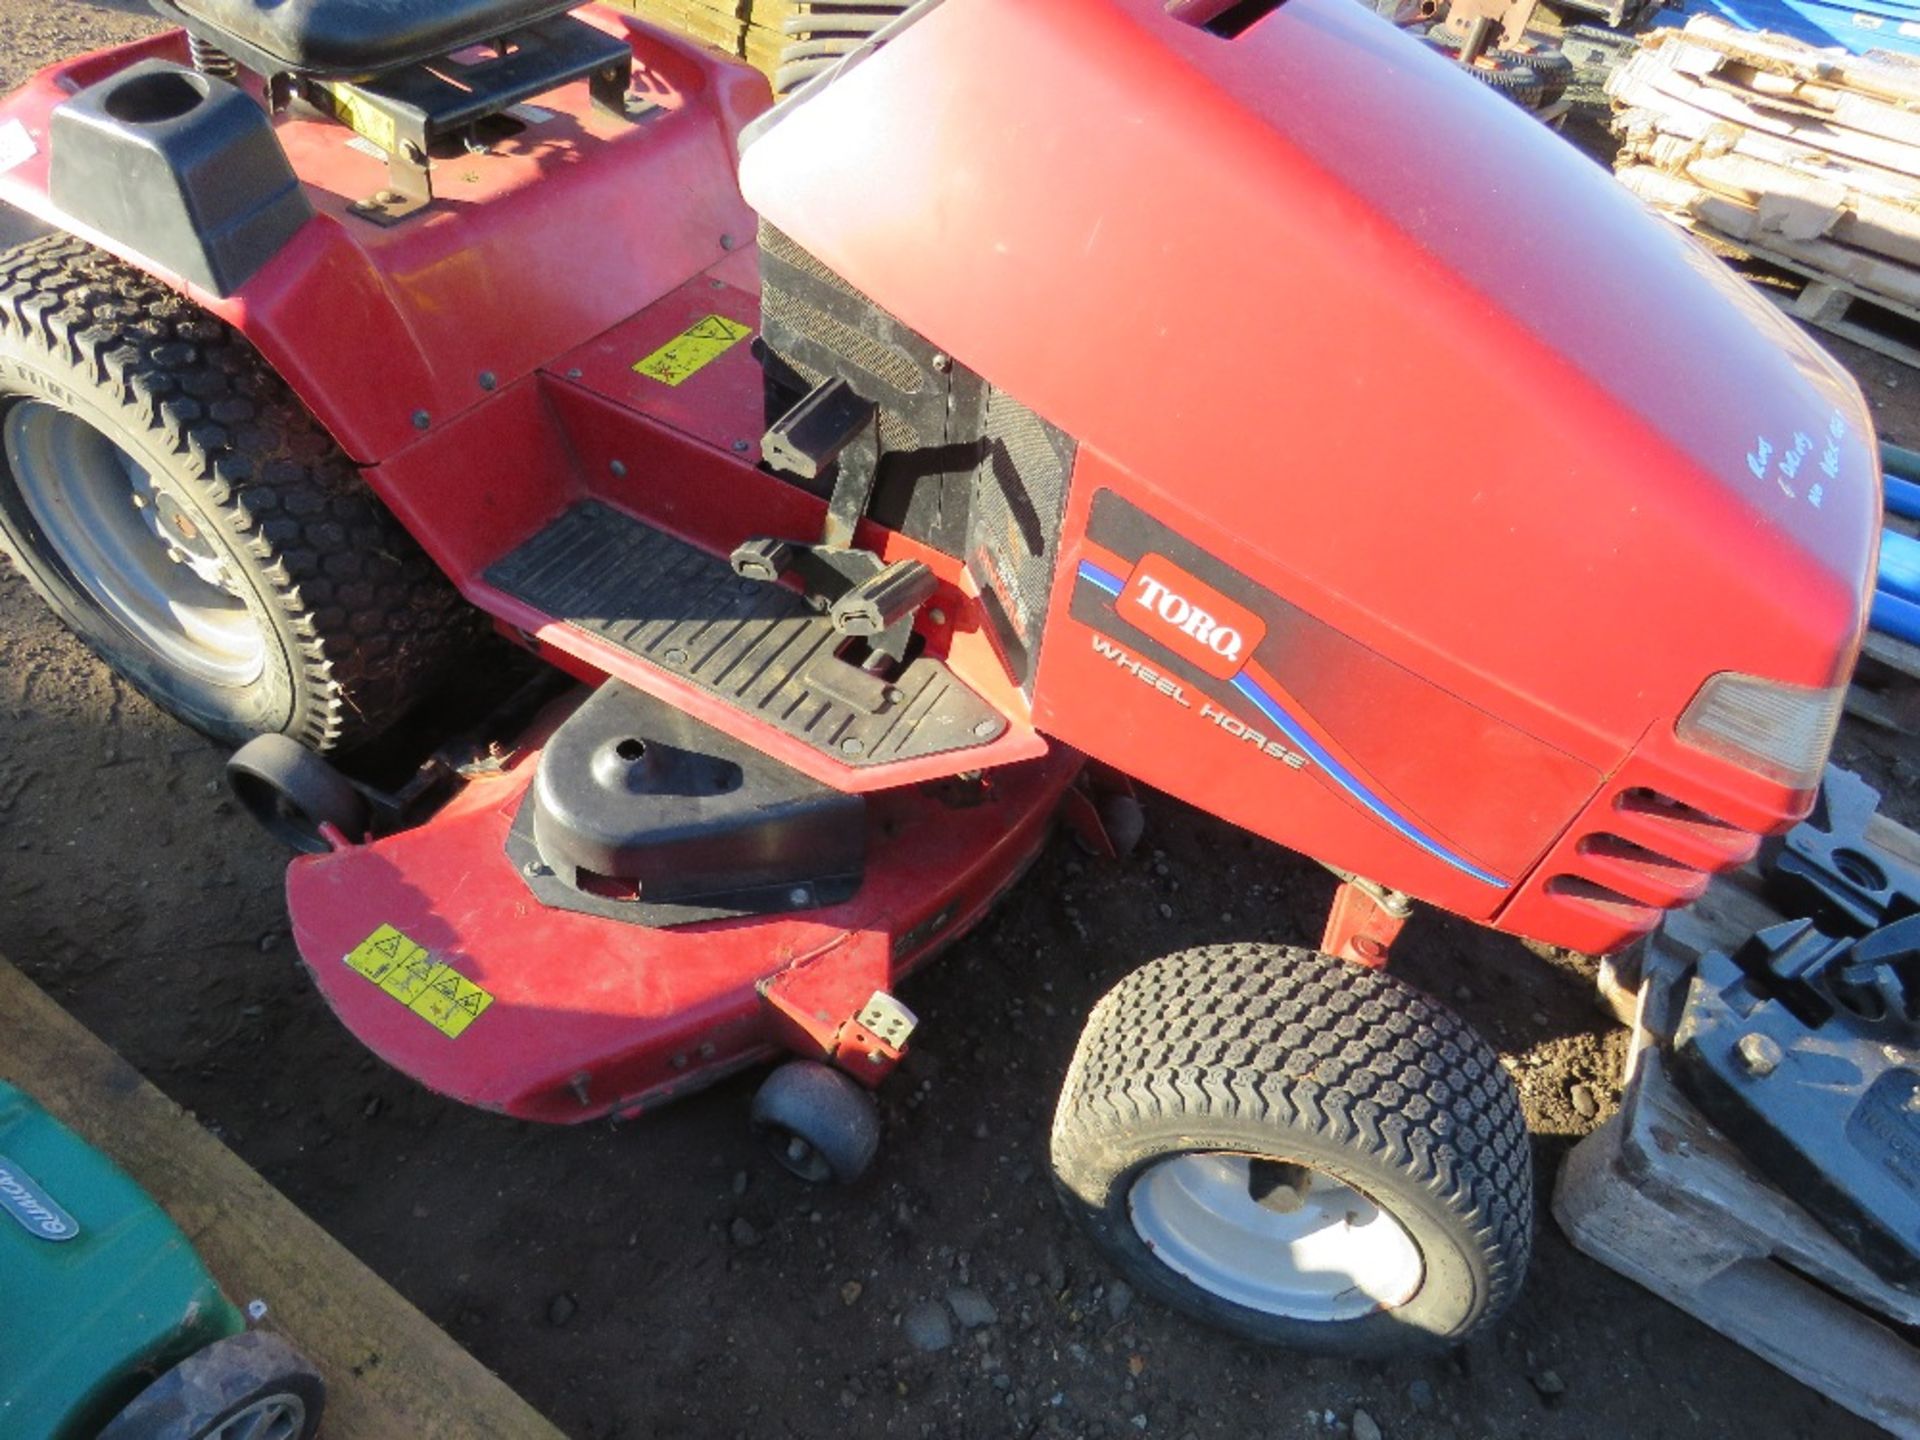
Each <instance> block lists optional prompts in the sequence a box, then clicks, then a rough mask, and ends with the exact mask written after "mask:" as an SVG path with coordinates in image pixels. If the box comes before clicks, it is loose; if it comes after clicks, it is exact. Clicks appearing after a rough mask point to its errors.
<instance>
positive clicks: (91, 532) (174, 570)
mask: <svg viewBox="0 0 1920 1440" xmlns="http://www.w3.org/2000/svg"><path fill="white" fill-rule="evenodd" d="M0 453H4V455H5V457H6V463H7V468H8V470H9V471H10V472H11V474H12V476H13V480H14V484H15V486H16V487H17V488H18V489H19V492H20V497H21V499H22V500H24V501H25V502H26V506H27V509H28V511H29V512H30V513H31V514H32V516H33V519H34V522H35V524H37V525H38V526H39V528H40V532H41V534H43V535H44V536H45V537H46V540H47V543H48V545H50V546H51V547H52V549H53V551H54V553H55V554H56V555H57V556H58V557H59V559H60V561H61V563H62V564H63V565H64V566H65V567H66V570H67V573H68V575H70V576H71V577H72V579H73V581H74V583H75V584H76V585H77V586H78V587H79V588H80V589H81V590H83V591H84V592H85V593H86V594H87V596H88V598H89V599H91V600H92V601H93V602H94V603H95V604H96V605H98V606H99V607H100V609H101V610H103V611H104V612H105V613H106V614H107V616H108V617H109V618H111V619H112V620H113V621H114V622H115V623H116V624H117V625H119V626H120V628H121V629H123V630H125V631H126V632H127V633H128V634H130V635H131V636H133V638H134V639H136V640H138V641H139V642H140V643H141V644H142V645H144V646H145V647H146V648H147V649H148V650H149V651H150V652H152V653H153V654H154V655H156V656H158V657H159V658H160V659H162V660H164V661H165V662H166V663H167V664H168V665H169V666H171V667H173V668H174V669H176V670H178V671H181V672H184V673H185V674H188V675H191V676H192V677H193V678H194V679H196V680H200V681H203V682H205V683H207V684H211V685H217V686H223V687H239V686H243V685H248V684H251V683H252V682H253V681H255V680H257V679H258V678H259V677H260V674H261V672H262V671H263V670H264V669H265V668H266V662H267V636H266V632H265V629H264V628H263V627H262V625H261V623H260V621H259V620H258V619H257V618H256V617H255V616H254V614H253V612H252V610H251V609H249V607H248V605H247V601H246V598H245V591H244V590H243V589H242V588H241V582H240V581H239V579H238V578H237V577H236V576H235V575H234V574H233V573H232V562H231V561H230V559H229V558H228V557H227V555H226V553H225V552H224V551H223V550H222V549H221V548H220V547H219V546H218V545H216V544H215V543H214V542H213V541H212V539H211V538H210V537H208V536H207V535H205V534H204V533H203V532H202V531H201V529H200V528H199V525H198V522H197V520H196V519H195V518H193V517H191V516H189V515H187V514H186V513H185V512H184V511H183V510H182V509H181V507H180V506H179V505H178V503H177V502H176V501H174V500H173V498H172V497H171V496H170V495H168V494H167V493H166V492H164V491H162V490H161V489H160V488H159V487H158V486H156V485H155V484H154V481H153V476H152V475H151V474H150V473H149V472H148V470H147V469H146V467H145V466H143V465H141V464H140V462H139V461H138V460H136V459H134V458H133V456H131V455H129V454H128V453H127V452H126V451H125V450H123V449H122V448H121V447H120V446H118V445H116V444H114V443H113V441H111V440H110V439H108V438H107V437H106V436H105V435H103V434H102V433H101V432H100V431H98V430H96V429H95V428H94V427H93V426H91V425H89V424H88V423H87V422H86V421H84V420H82V419H81V418H80V417H79V416H77V415H74V414H72V413H70V412H68V411H65V410H62V409H60V408H58V407H57V406H54V405H50V404H48V403H46V402H45V401H42V400H20V401H16V402H15V403H14V404H13V405H11V406H9V407H8V408H7V409H6V411H5V416H4V423H3V424H0ZM163 527H168V528H163Z"/></svg>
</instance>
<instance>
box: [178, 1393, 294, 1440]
mask: <svg viewBox="0 0 1920 1440" xmlns="http://www.w3.org/2000/svg"><path fill="white" fill-rule="evenodd" d="M306 1428H307V1402H306V1401H304V1400H302V1399H301V1398H300V1397H299V1396H298V1395H269V1396H267V1397H266V1399H264V1400H256V1401H254V1402H253V1404H251V1405H249V1406H247V1408H246V1409H244V1410H241V1411H239V1412H237V1413H235V1414H233V1415H230V1416H228V1417H227V1418H226V1419H225V1420H222V1421H221V1422H220V1423H219V1424H218V1425H216V1426H214V1427H213V1429H211V1430H209V1431H207V1433H206V1435H205V1436H204V1437H203V1440H297V1437H298V1436H299V1435H300V1433H301V1432H302V1431H303V1430H305V1429H306Z"/></svg>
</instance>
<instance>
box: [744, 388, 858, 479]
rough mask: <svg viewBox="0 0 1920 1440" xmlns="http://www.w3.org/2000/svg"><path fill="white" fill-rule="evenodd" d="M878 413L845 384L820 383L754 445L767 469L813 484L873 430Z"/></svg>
mask: <svg viewBox="0 0 1920 1440" xmlns="http://www.w3.org/2000/svg"><path fill="white" fill-rule="evenodd" d="M879 413H880V409H879V407H878V406H877V405H875V404H874V403H873V402H872V401H871V400H863V399H862V398H861V397H860V395H859V394H858V393H857V392H856V391H855V390H854V388H853V387H852V386H851V385H849V384H848V383H847V382H846V381H845V380H824V381H822V382H821V383H820V384H818V385H816V386H814V387H813V389H812V390H811V391H810V392H809V393H808V395H807V398H806V399H804V400H802V401H801V402H800V403H799V404H798V405H796V406H794V407H793V408H792V409H791V410H789V411H788V412H787V413H786V414H784V415H782V416H781V417H780V418H779V419H778V420H776V421H775V422H774V424H773V428H772V429H771V430H769V431H767V433H766V436H765V438H763V439H762V440H761V442H760V452H761V454H762V455H764V456H765V457H766V461H767V463H768V464H769V465H771V466H773V468H774V469H776V470H784V471H786V472H787V473H788V474H789V475H797V476H799V477H800V478H801V479H802V480H818V479H819V478H820V477H821V476H822V475H824V474H826V472H827V470H828V468H829V467H831V466H832V464H833V462H834V461H836V460H838V459H839V458H840V453H841V452H842V451H843V450H845V449H846V448H847V447H848V446H849V445H851V444H853V442H854V441H856V440H858V439H859V438H860V437H861V436H862V435H863V434H865V433H866V431H867V430H868V429H869V428H870V427H871V426H872V425H873V423H874V420H875V418H876V417H877V416H878V415H879Z"/></svg>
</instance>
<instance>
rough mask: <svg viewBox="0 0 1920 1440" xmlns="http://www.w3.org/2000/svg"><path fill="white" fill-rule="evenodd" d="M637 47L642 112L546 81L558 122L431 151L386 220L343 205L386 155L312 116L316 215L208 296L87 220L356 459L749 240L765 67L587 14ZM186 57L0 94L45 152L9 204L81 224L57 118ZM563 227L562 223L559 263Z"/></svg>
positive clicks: (22, 176) (67, 76)
mask: <svg viewBox="0 0 1920 1440" xmlns="http://www.w3.org/2000/svg"><path fill="white" fill-rule="evenodd" d="M581 13H582V14H584V15H586V16H588V17H589V18H591V19H592V20H593V21H594V23H596V24H598V25H600V26H601V27H602V28H604V29H607V30H609V31H612V32H614V33H619V34H626V35H628V36H630V37H631V39H632V41H633V44H634V46H635V52H636V54H635V59H636V65H635V86H636V88H637V89H638V90H640V91H641V92H642V93H644V94H645V95H646V96H647V98H648V99H649V100H650V101H652V102H653V103H654V104H655V105H656V106H657V107H658V109H657V110H656V111H655V112H654V113H653V114H652V115H651V116H650V117H649V118H648V119H646V120H645V121H643V122H642V123H639V124H628V123H626V122H625V121H619V120H614V119H611V118H609V117H607V116H605V115H601V114H598V113H597V112H595V110H594V109H593V106H592V104H591V102H590V100H589V97H588V94H587V86H586V82H584V81H581V82H579V83H577V84H574V85H570V86H567V87H566V88H564V89H562V90H558V91H555V92H553V93H551V94H549V95H543V96H541V97H540V103H539V109H541V110H542V111H545V112H546V113H547V114H548V115H549V116H550V117H551V118H549V119H547V120H545V121H542V122H540V123H538V124H534V125H531V126H529V127H528V128H527V129H526V130H525V131H523V132H522V133H521V134H520V135H518V136H515V137H513V138H512V139H509V140H506V141H504V142H502V143H501V144H499V145H497V146H495V147H494V148H493V149H492V150H491V151H490V152H489V153H488V154H485V155H476V156H470V157H467V158H466V159H464V160H462V161H457V162H456V161H443V162H441V163H440V164H438V165H437V166H436V167H435V183H436V186H437V192H436V193H437V194H438V196H439V197H440V198H439V203H437V204H436V206H435V207H434V209H433V211H432V212H431V213H429V214H427V215H423V216H421V217H419V218H418V219H417V220H414V221H411V222H409V223H407V224H404V225H399V226H395V227H393V228H391V229H387V228H382V227H380V226H378V225H374V224H370V223H368V222H366V221H364V220H360V219H356V218H352V217H351V216H350V215H349V214H348V206H350V205H351V204H352V203H353V202H354V201H356V200H362V199H365V198H366V197H367V196H369V195H372V194H374V193H375V192H377V191H379V190H381V189H383V188H385V186H386V184H387V170H386V164H385V162H384V161H383V160H381V159H379V158H377V156H375V155H370V154H366V153H363V151H362V150H360V149H356V148H353V145H352V142H353V141H354V136H353V134H352V132H351V131H349V130H347V129H346V128H345V127H344V126H342V125H340V124H339V123H337V122H335V121H333V120H331V119H329V118H326V117H322V116H320V115H318V114H315V113H314V112H311V111H299V110H296V111H293V112H290V113H288V114H286V115H283V116H282V117H280V118H279V120H278V122H277V124H276V127H275V128H276V131H277V133H278V135H279V137H280V143H281V145H282V147H283V148H284V149H285V150H286V152H287V157H288V159H289V160H291V161H292V163H293V166H294V170H295V173H296V174H297V175H298V176H299V177H300V179H301V181H302V182H303V183H304V184H305V186H306V190H307V196H308V198H309V199H310V200H311V201H312V202H313V206H314V208H315V210H316V211H317V212H318V214H317V218H316V219H315V220H313V221H312V222H310V223H309V224H308V226H307V227H306V229H305V230H303V231H302V232H301V233H300V235H299V236H298V237H297V238H296V239H295V240H294V242H293V243H292V244H291V245H289V246H288V247H287V249H286V250H284V251H283V252H282V253H281V254H279V255H278V256H276V257H275V258H274V259H273V260H272V261H270V262H269V263H268V264H267V266H266V267H265V268H264V269H263V270H261V272H260V273H259V274H257V275H255V276H254V277H253V278H252V279H251V280H250V281H249V282H248V283H247V284H246V285H245V286H244V287H243V288H242V289H241V291H240V292H239V293H238V294H236V295H233V296H230V297H227V298H225V299H222V298H220V297H217V296H212V295H207V294H204V293H199V292H195V291H194V290H193V287H191V286H189V285H187V284H185V283H184V282H182V281H181V280H179V279H178V277H175V276H168V275H165V274H164V272H162V271H161V270H160V269H159V267H157V266H155V265H154V264H153V263H152V262H151V261H150V260H148V259H147V258H146V257H144V256H142V255H141V254H139V253H138V251H136V250H133V249H131V248H130V247H129V246H128V245H127V244H125V243H123V242H119V241H115V240H113V239H110V238H107V237H103V236H99V235H88V238H90V239H93V240H96V241H98V242H99V243H101V244H103V245H104V246H105V247H106V248H107V249H109V250H113V251H115V252H117V253H119V254H122V255H124V256H125V257H126V258H128V259H130V260H133V261H135V262H136V263H139V264H140V265H141V266H142V267H143V268H145V269H148V270H152V271H155V272H156V273H160V274H162V278H164V279H167V280H169V281H170V283H173V284H175V285H176V286H178V287H179V288H180V289H182V290H186V291H188V292H189V293H193V294H194V298H195V299H197V300H198V301H200V303H202V304H203V305H205V306H207V308H209V309H210V310H212V311H214V313H216V314H218V315H220V316H221V317H222V318H223V319H225V320H227V321H229V322H230V323H232V324H233V325H235V326H236V327H237V328H239V329H240V330H241V331H242V332H244V333H245V335H246V336H247V338H248V339H249V340H250V341H252V342H253V344H254V345H255V347H257V348H258V349H259V350H260V352H261V353H262V354H263V355H264V356H265V357H266V358H267V359H268V360H269V361H270V362H271V363H272V365H273V367H274V368H275V369H276V370H277V371H279V372H280V374H281V375H283V376H284V377H285V378H286V379H287V381H288V382H289V383H290V384H291V385H292V386H293V388H294V389H295V391H297V392H298V393H299V395H300V398H301V399H302V400H303V401H304V402H305V403H306V404H307V406H308V408H310V409H311V410H312V411H313V412H314V414H315V415H317V416H318V417H319V418H320V420H321V422H322V423H323V424H324V425H326V426H327V428H328V429H329V430H330V431H331V432H332V433H333V436H334V438H335V439H336V440H338V441H339V442H340V444H341V445H342V447H344V448H345V449H346V451H347V453H348V454H350V455H352V456H353V457H354V458H355V459H356V460H360V461H363V462H371V461H376V460H382V459H385V458H387V457H389V456H391V455H393V454H394V453H396V452H397V451H399V450H401V449H403V448H405V447H406V446H408V445H411V444H415V443H417V442H419V441H420V439H421V434H422V432H421V431H420V430H419V429H418V428H416V419H415V417H416V416H418V415H420V414H422V413H424V414H425V415H426V416H427V417H428V422H429V424H430V425H441V424H445V423H446V422H447V421H449V420H451V419H453V418H454V417H455V416H457V415H460V414H462V413H464V412H465V411H467V410H470V409H473V408H475V407H476V406H478V405H480V404H481V403H483V402H484V401H485V400H486V399H487V397H488V395H489V393H490V391H489V390H488V389H487V388H484V387H483V385H482V381H481V376H482V375H483V374H490V375H492V376H493V377H494V384H495V385H496V386H504V385H508V384H511V383H512V382H513V381H515V380H518V379H520V378H522V377H524V376H526V375H529V374H531V373H532V372H533V371H534V370H535V369H537V368H538V367H539V366H541V365H544V364H546V363H547V362H548V361H550V360H552V359H553V358H554V357H555V356H557V355H560V354H562V353H564V352H565V351H568V350H571V349H573V348H574V347H575V346H578V345H581V344H584V343H585V342H586V341H588V340H590V339H592V338H593V337H594V336H595V335H598V334H600V333H601V332H602V331H603V330H606V329H607V328H609V327H610V326H612V325H614V324H616V323H617V322H619V321H621V320H624V319H626V318H627V317H629V316H631V315H633V314H635V313H637V312H638V311H640V310H642V309H644V308H645V307H646V306H648V305H650V304H652V303H653V302H654V301H655V300H658V299H660V298H661V297H662V296H664V295H666V294H667V293H669V292H670V291H673V290H676V289H678V288H679V287H680V286H681V285H682V284H683V283H684V282H685V281H686V280H687V279H688V277H689V276H691V275H694V274H695V273H697V272H699V271H702V270H705V269H707V268H708V267H710V266H714V265H717V264H720V263H722V262H724V261H725V259H726V258H727V256H728V254H729V253H730V252H731V251H732V250H734V249H735V248H737V247H740V246H745V245H750V244H751V240H752V236H753V230H754V221H753V216H752V213H751V212H750V211H749V210H748V209H747V207H746V205H745V203H744V202H743V201H742V200H741V198H740V192H739V189H738V186H737V185H736V183H735V181H734V173H733V170H734V147H735V143H736V139H737V136H738V134H739V131H740V128H741V126H743V125H744V124H745V123H746V122H747V121H748V120H750V119H752V118H753V117H754V115H756V114H758V113H759V112H760V111H762V110H764V109H765V108H766V106H767V104H768V102H769V100H770V98H771V97H770V95H769V93H768V90H767V85H766V82H765V80H763V79H762V78H761V77H760V76H759V74H758V73H756V72H754V71H752V70H748V69H746V68H745V67H743V66H739V65H731V64H728V63H727V62H726V61H724V60H722V59H720V58H719V57H717V56H714V55H712V54H709V53H707V52H705V51H702V50H700V49H698V48H697V47H695V46H693V45H692V44H690V43H689V42H686V41H684V40H671V39H668V38H666V37H665V36H663V35H661V34H660V33H658V32H656V31H653V30H650V29H648V28H647V27H645V26H643V25H641V24H640V23H639V22H638V21H635V20H633V19H631V18H630V17H624V16H620V15H617V14H615V13H614V12H613V11H610V10H602V9H599V8H598V7H591V6H590V7H588V8H587V9H586V10H584V11H582V12H581ZM155 54H158V55H164V56H167V57H168V58H171V59H175V60H178V61H181V62H183V63H184V62H185V60H186V58H187V53H186V42H185V39H184V37H182V36H178V35H174V36H165V37H162V38H160V39H158V40H155V41H153V42H150V43H148V44H146V45H142V46H138V47H130V48H127V49H123V50H117V51H110V52H106V53H105V54H102V55H98V56H91V57H87V58H86V59H83V60H79V61H74V62H71V63H69V64H67V65H64V66H60V67H56V68H55V69H52V70H48V71H45V72H42V74H40V75H39V76H37V77H36V78H35V79H34V80H33V81H32V82H30V83H29V85H28V86H27V87H26V88H25V89H23V90H21V91H20V92H18V93H17V94H16V95H15V96H13V97H11V98H10V99H9V100H8V101H7V102H6V104H5V105H4V106H0V119H7V118H16V119H19V120H20V121H21V122H22V123H23V124H24V125H25V126H26V128H27V132H28V134H29V135H30V136H31V137H32V138H33V139H34V141H35V142H36V143H37V145H38V146H39V148H40V152H41V153H40V154H39V155H38V156H36V157H35V158H34V159H31V160H28V161H27V162H26V163H25V164H23V165H21V166H19V167H18V168H16V169H14V170H12V171H10V172H8V173H5V174H0V202H5V203H7V204H12V205H16V206H18V207H20V208H21V209H23V210H26V211H28V212H30V213H32V214H36V215H38V216H40V217H41V218H42V219H44V220H46V221H47V222H48V223H49V224H52V225H56V226H59V227H60V228H62V229H66V230H73V231H76V232H78V233H83V234H84V233H86V232H85V231H84V229H83V227H79V226H76V225H75V224H73V222H72V221H70V220H69V219H67V218H66V217H64V216H63V215H62V214H61V213H60V212H58V211H57V210H55V209H54V208H53V206H52V204H51V202H50V201H49V200H48V198H47V195H46V170H47V161H46V145H47V115H48V112H49V111H50V110H51V109H52V108H53V106H55V105H57V104H58V103H59V102H60V101H62V100H65V99H66V98H67V97H68V96H69V95H70V94H72V93H73V92H74V91H75V90H77V89H80V88H81V87H83V86H84V85H87V84H90V83H92V82H93V81H95V80H98V79H101V78H104V77H105V76H106V75H108V74H111V73H112V72H113V71H115V70H117V69H120V68H122V67H123V66H125V65H126V64H128V63H129V62H130V61H131V60H133V59H136V58H141V57H143V56H147V55H155ZM556 236H565V237H566V247H565V253H564V258H562V256H561V254H560V252H559V251H558V250H557V249H556V247H555V244H554V240H555V237H556Z"/></svg>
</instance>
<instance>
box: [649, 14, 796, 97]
mask: <svg viewBox="0 0 1920 1440" xmlns="http://www.w3.org/2000/svg"><path fill="white" fill-rule="evenodd" d="M612 3H613V4H615V5H617V6H619V7H620V8H621V9H623V10H631V11H632V12H633V13H634V14H636V15H638V16H639V17H640V18H641V19H642V20H647V21H651V22H652V23H653V24H655V25H658V26H660V27H661V28H662V29H666V30H672V31H674V32H675V33H677V34H681V35H685V36H688V37H689V38H691V39H694V40H697V41H699V42H700V43H701V44H703V45H709V46H711V47H713V48H714V49H716V50H719V51H721V52H722V53H724V54H727V55H731V56H733V57H734V58H736V59H741V60H745V61H746V62H747V63H748V64H750V65H752V66H753V67H754V68H755V69H756V70H759V71H760V72H761V73H762V74H764V75H765V76H766V77H767V78H768V79H769V80H772V79H773V77H774V74H775V72H776V71H777V70H778V69H779V66H780V54H781V51H782V50H783V49H784V48H785V46H786V43H787V36H786V35H785V34H784V32H783V31H782V28H781V27H782V26H783V25H784V24H785V22H786V21H787V20H788V19H790V18H791V17H793V16H795V15H799V14H801V13H803V12H805V11H806V10H807V9H808V4H807V0H612Z"/></svg>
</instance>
